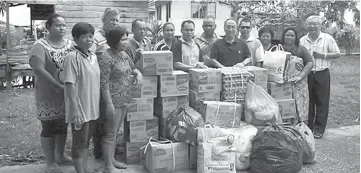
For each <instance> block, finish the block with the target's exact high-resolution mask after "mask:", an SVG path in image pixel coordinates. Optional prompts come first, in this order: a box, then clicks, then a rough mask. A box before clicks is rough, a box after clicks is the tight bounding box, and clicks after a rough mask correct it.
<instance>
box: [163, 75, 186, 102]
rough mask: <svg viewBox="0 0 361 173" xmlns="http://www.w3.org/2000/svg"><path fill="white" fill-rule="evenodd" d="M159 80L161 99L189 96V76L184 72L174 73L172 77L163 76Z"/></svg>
mask: <svg viewBox="0 0 361 173" xmlns="http://www.w3.org/2000/svg"><path fill="white" fill-rule="evenodd" d="M159 80H160V87H159V90H160V91H159V96H160V97H170V96H183V95H188V94H189V92H188V90H189V75H188V73H186V72H184V71H179V70H177V71H173V74H171V75H161V76H159Z"/></svg>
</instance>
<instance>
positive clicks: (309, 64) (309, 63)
mask: <svg viewBox="0 0 361 173" xmlns="http://www.w3.org/2000/svg"><path fill="white" fill-rule="evenodd" d="M299 49H300V57H301V58H302V60H303V63H304V68H303V70H302V71H301V73H300V74H299V75H298V76H295V77H294V78H292V79H290V80H289V81H291V82H294V83H297V82H299V81H301V80H303V79H304V78H305V77H307V76H308V74H310V72H311V70H312V68H313V59H312V55H311V53H310V52H309V51H308V50H307V49H306V47H304V46H300V47H299Z"/></svg>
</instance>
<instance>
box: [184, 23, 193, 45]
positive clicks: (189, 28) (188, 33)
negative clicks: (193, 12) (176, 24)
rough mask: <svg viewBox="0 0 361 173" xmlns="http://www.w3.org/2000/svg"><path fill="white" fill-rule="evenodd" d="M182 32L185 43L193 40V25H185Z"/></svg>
mask: <svg viewBox="0 0 361 173" xmlns="http://www.w3.org/2000/svg"><path fill="white" fill-rule="evenodd" d="M181 32H182V36H183V39H184V40H185V41H189V40H191V39H192V38H193V36H194V25H193V24H192V23H185V24H184V26H183V29H182V30H181Z"/></svg>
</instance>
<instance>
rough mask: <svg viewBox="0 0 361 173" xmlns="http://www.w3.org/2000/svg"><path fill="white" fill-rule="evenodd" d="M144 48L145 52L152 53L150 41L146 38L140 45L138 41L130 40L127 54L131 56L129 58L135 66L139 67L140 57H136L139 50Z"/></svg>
mask: <svg viewBox="0 0 361 173" xmlns="http://www.w3.org/2000/svg"><path fill="white" fill-rule="evenodd" d="M141 47H142V48H143V51H150V50H151V47H150V40H148V39H147V38H144V39H143V40H142V42H141V43H139V42H138V41H137V40H135V39H134V37H131V38H129V39H128V44H127V48H126V49H125V52H126V53H127V54H128V55H129V57H130V58H131V59H132V61H133V62H134V64H135V65H136V66H137V67H139V60H140V56H136V53H137V49H138V48H141Z"/></svg>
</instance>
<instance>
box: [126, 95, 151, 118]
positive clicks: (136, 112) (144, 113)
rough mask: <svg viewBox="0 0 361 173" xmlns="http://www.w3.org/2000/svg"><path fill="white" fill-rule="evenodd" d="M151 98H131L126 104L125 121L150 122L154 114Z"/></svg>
mask: <svg viewBox="0 0 361 173" xmlns="http://www.w3.org/2000/svg"><path fill="white" fill-rule="evenodd" d="M153 109H154V99H153V98H133V99H131V101H130V103H128V104H127V120H128V121H137V120H150V119H152V118H153V114H154V111H153Z"/></svg>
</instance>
